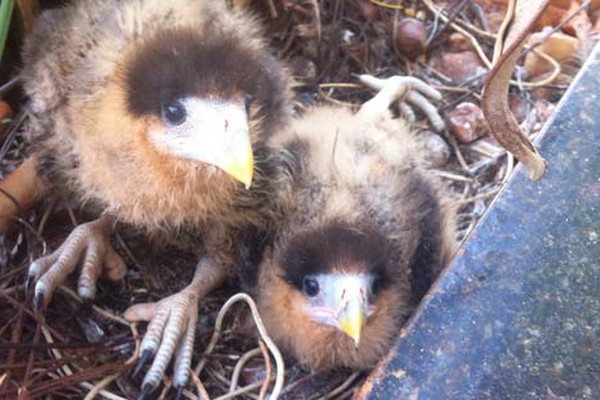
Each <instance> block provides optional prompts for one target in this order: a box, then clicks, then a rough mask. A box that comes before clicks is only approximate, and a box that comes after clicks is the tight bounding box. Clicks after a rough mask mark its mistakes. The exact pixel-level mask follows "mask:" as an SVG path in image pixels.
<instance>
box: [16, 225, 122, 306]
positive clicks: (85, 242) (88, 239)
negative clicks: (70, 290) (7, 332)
mask: <svg viewBox="0 0 600 400" xmlns="http://www.w3.org/2000/svg"><path fill="white" fill-rule="evenodd" d="M110 229H111V222H110V220H109V219H108V218H107V217H102V218H99V219H97V220H95V221H92V222H88V223H85V224H81V225H79V226H78V227H77V228H75V229H74V230H73V232H71V233H70V234H69V236H68V237H67V239H66V240H65V241H64V243H63V244H62V245H61V246H60V247H59V248H58V249H57V250H56V251H54V252H53V253H52V254H49V255H47V256H44V257H41V258H38V259H37V260H35V261H34V262H32V263H31V265H30V266H29V272H28V274H27V282H26V283H25V288H26V290H29V289H30V288H31V286H32V285H33V283H34V282H35V290H34V293H35V297H34V303H33V306H34V309H35V310H36V312H39V311H41V310H42V309H43V307H44V306H45V305H46V304H48V302H49V301H50V298H51V297H52V293H53V292H54V290H56V288H57V287H58V286H59V285H60V284H61V283H63V282H64V281H65V279H66V278H67V276H68V275H69V274H70V273H71V272H73V271H74V270H75V268H76V266H77V264H78V262H79V260H82V261H83V263H82V269H81V274H80V275H79V283H78V285H77V291H78V293H79V296H81V298H82V299H84V300H92V299H93V298H94V297H95V296H96V282H97V280H98V277H99V276H100V273H101V272H102V271H103V267H104V272H105V274H106V275H107V276H108V277H109V278H110V279H112V280H119V279H121V278H123V276H125V272H126V267H125V263H124V262H123V260H122V259H121V257H120V256H119V255H118V254H117V252H116V251H115V250H114V249H113V248H112V246H111V244H110V238H109V236H110Z"/></svg>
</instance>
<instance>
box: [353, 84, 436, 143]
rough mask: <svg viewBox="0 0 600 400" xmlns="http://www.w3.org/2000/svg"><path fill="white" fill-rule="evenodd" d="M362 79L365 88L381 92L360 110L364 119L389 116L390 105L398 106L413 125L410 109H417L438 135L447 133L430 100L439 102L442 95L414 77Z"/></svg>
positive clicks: (413, 116)
mask: <svg viewBox="0 0 600 400" xmlns="http://www.w3.org/2000/svg"><path fill="white" fill-rule="evenodd" d="M359 79H360V81H361V82H362V83H363V84H364V85H365V86H368V87H370V88H372V89H375V90H377V91H378V93H377V95H375V97H373V98H372V99H371V100H369V101H367V102H366V103H365V104H363V106H362V107H361V109H360V113H362V114H363V115H366V116H371V117H377V116H379V115H381V114H382V113H385V112H387V109H388V108H389V106H390V105H392V104H393V103H395V102H398V105H399V107H400V111H401V112H402V114H404V116H405V117H406V118H407V119H408V120H409V121H410V122H413V121H414V119H415V114H414V112H413V110H412V107H411V106H414V107H416V108H418V109H419V110H421V111H422V112H423V113H424V114H425V115H426V116H427V118H428V119H429V122H430V123H431V125H432V126H433V128H434V129H435V130H436V131H438V132H439V131H441V130H443V129H444V120H443V119H442V117H441V116H440V114H439V113H438V111H437V109H436V108H435V106H434V105H433V104H431V101H430V100H429V99H431V100H440V99H441V98H442V95H441V93H440V92H438V91H437V90H436V89H434V88H432V87H431V86H429V85H428V84H426V83H425V82H423V81H422V80H420V79H417V78H413V77H411V76H392V77H390V78H387V79H380V78H376V77H374V76H371V75H360V76H359Z"/></svg>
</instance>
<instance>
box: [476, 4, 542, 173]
mask: <svg viewBox="0 0 600 400" xmlns="http://www.w3.org/2000/svg"><path fill="white" fill-rule="evenodd" d="M514 2H515V0H512V1H511V3H514ZM549 3H550V0H516V7H515V8H514V10H515V12H514V15H512V16H508V15H507V18H512V23H511V25H510V30H509V31H508V33H507V35H506V38H505V40H504V38H503V37H502V36H501V35H499V36H498V40H499V41H501V40H504V43H503V46H501V48H502V55H501V56H500V57H499V59H498V61H497V62H496V63H495V64H494V66H493V68H492V70H491V71H490V74H489V77H488V80H487V82H486V84H485V88H484V92H483V98H482V110H483V113H484V115H485V117H486V119H487V123H488V125H489V127H490V130H491V132H492V134H493V135H494V137H495V138H496V140H498V142H499V143H500V144H501V145H502V146H503V147H504V148H505V149H506V150H508V151H510V152H511V153H512V154H514V155H515V157H517V158H518V159H519V161H521V162H522V163H523V166H524V167H525V169H526V170H527V172H528V173H529V177H530V178H531V179H533V180H538V179H540V178H541V177H542V175H543V174H544V171H545V169H546V162H545V160H544V159H543V158H542V157H540V155H539V154H538V153H537V151H536V150H535V148H534V147H533V144H532V143H531V141H530V140H529V139H528V138H527V137H526V136H525V134H524V133H523V131H522V130H521V128H520V127H519V124H518V123H517V121H516V120H515V117H514V116H513V114H512V113H511V111H510V108H509V105H508V86H509V83H510V77H511V75H512V72H513V70H514V67H515V64H516V63H517V60H518V58H519V55H520V51H521V48H522V47H523V45H524V44H525V41H526V39H527V35H528V33H529V32H530V31H531V28H532V27H533V25H534V23H535V21H536V20H537V19H538V18H539V17H540V16H541V14H542V13H543V11H544V10H545V9H546V7H547V6H548V4H549ZM509 9H511V7H509ZM507 25H508V24H507ZM496 48H500V46H499V44H497V46H496Z"/></svg>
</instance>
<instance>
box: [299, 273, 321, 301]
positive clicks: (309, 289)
mask: <svg viewBox="0 0 600 400" xmlns="http://www.w3.org/2000/svg"><path fill="white" fill-rule="evenodd" d="M302 290H304V293H305V294H306V295H307V296H308V297H315V296H316V295H318V294H319V282H317V280H316V279H315V278H314V277H312V276H307V277H305V278H304V280H302Z"/></svg>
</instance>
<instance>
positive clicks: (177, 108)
mask: <svg viewBox="0 0 600 400" xmlns="http://www.w3.org/2000/svg"><path fill="white" fill-rule="evenodd" d="M161 113H162V119H163V121H165V122H166V123H168V124H169V125H181V124H183V123H184V122H185V119H186V118H187V111H186V110H185V106H184V105H183V104H182V103H181V101H179V100H175V101H170V102H168V103H165V104H163V106H162V109H161Z"/></svg>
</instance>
